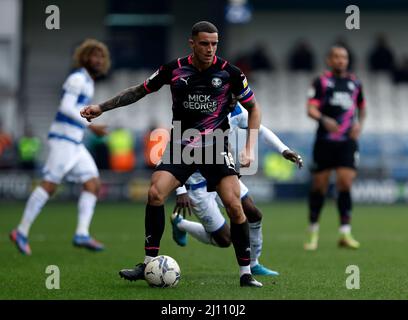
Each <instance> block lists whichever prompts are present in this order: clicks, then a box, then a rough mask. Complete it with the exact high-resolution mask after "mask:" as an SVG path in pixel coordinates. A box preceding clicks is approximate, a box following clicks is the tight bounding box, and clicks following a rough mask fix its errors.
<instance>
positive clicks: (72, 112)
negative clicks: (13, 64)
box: [10, 39, 110, 255]
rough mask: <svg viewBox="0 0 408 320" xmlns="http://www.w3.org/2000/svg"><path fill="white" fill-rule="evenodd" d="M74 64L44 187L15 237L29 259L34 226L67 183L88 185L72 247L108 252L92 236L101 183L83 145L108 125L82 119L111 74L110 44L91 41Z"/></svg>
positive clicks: (29, 205) (30, 202) (29, 203)
mask: <svg viewBox="0 0 408 320" xmlns="http://www.w3.org/2000/svg"><path fill="white" fill-rule="evenodd" d="M73 59H74V66H75V68H76V69H75V71H73V72H72V73H71V74H70V75H69V76H68V78H67V79H66V81H65V83H64V85H63V91H62V98H61V102H60V105H59V109H58V112H57V114H56V116H55V119H54V121H53V122H52V124H51V128H50V131H49V133H48V143H49V148H50V150H49V154H48V158H47V161H46V163H45V166H44V169H43V178H42V182H41V184H40V185H39V186H37V187H36V188H35V189H34V191H33V192H32V193H31V195H30V197H29V199H28V201H27V203H26V207H25V209H24V213H23V217H22V219H21V222H20V224H19V225H18V226H17V228H16V229H15V230H13V231H12V232H11V233H10V239H11V240H12V241H13V242H14V243H15V244H16V246H17V248H18V250H19V251H20V252H21V253H23V254H26V255H30V254H31V248H30V245H29V243H28V234H29V231H30V227H31V225H32V224H33V222H34V220H35V219H36V217H37V216H38V214H39V213H40V212H41V210H42V208H43V206H44V205H45V204H46V202H47V201H48V199H49V198H50V197H51V196H52V195H53V194H54V193H55V191H56V189H57V186H58V185H59V184H60V183H61V181H62V179H63V178H66V179H67V180H70V181H73V182H76V183H81V184H82V186H83V190H82V192H81V195H80V196H79V201H78V225H77V229H76V233H75V236H74V239H73V244H74V245H75V246H77V247H84V248H87V249H90V250H93V251H100V250H103V249H104V246H103V245H102V244H101V243H99V242H97V241H96V240H95V239H93V238H92V237H91V236H90V235H89V225H90V223H91V220H92V216H93V214H94V209H95V204H96V201H97V195H98V191H99V186H100V181H99V173H98V169H97V167H96V165H95V161H94V160H93V158H92V156H91V155H90V153H89V152H88V150H87V149H86V148H85V146H84V145H83V144H82V139H83V136H84V131H85V129H86V128H87V127H88V128H89V129H90V130H92V131H93V132H94V133H95V134H96V135H99V136H102V135H105V134H106V126H104V125H98V124H89V123H88V122H87V121H86V120H85V119H84V118H82V117H81V116H80V114H79V110H80V109H81V108H82V107H83V106H84V105H87V104H89V102H90V101H91V99H92V97H93V94H94V80H95V79H96V78H98V77H99V76H101V75H104V74H106V73H107V72H108V70H109V67H110V54H109V51H108V49H107V47H106V46H105V44H103V43H101V42H99V41H97V40H94V39H87V40H85V41H84V42H83V43H82V44H81V45H79V46H78V47H77V48H76V50H75V53H74V56H73Z"/></svg>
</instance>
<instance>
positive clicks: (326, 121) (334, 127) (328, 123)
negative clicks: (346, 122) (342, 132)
mask: <svg viewBox="0 0 408 320" xmlns="http://www.w3.org/2000/svg"><path fill="white" fill-rule="evenodd" d="M321 123H322V124H323V126H324V127H325V128H326V129H327V131H329V132H333V133H335V132H338V131H339V129H340V127H339V124H338V123H337V121H336V120H334V119H333V118H330V117H327V116H323V117H322V119H321Z"/></svg>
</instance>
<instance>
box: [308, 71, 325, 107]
mask: <svg viewBox="0 0 408 320" xmlns="http://www.w3.org/2000/svg"><path fill="white" fill-rule="evenodd" d="M307 98H308V100H307V104H308V105H313V106H316V107H318V108H320V105H321V99H322V84H321V81H320V78H317V79H315V80H314V81H313V83H312V85H311V86H310V88H309V90H308V92H307Z"/></svg>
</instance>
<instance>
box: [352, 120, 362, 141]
mask: <svg viewBox="0 0 408 320" xmlns="http://www.w3.org/2000/svg"><path fill="white" fill-rule="evenodd" d="M360 133H361V125H360V123H359V122H354V124H353V126H352V127H351V130H350V138H351V139H353V140H357V139H358V137H359V136H360Z"/></svg>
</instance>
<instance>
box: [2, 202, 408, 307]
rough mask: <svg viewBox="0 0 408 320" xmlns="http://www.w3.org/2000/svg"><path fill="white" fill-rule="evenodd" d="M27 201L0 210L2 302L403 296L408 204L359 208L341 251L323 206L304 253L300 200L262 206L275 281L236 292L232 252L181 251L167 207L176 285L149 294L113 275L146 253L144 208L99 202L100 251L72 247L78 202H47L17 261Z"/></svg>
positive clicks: (406, 294)
mask: <svg viewBox="0 0 408 320" xmlns="http://www.w3.org/2000/svg"><path fill="white" fill-rule="evenodd" d="M23 206H24V204H23V203H2V204H1V205H0V208H1V209H0V222H1V223H0V261H1V262H0V299H140V300H143V299H152V300H156V299H177V300H180V299H220V300H227V299H243V300H247V299H258V300H260V299H407V298H408V280H407V279H408V278H407V276H406V270H408V254H407V252H408V251H407V245H408V232H407V226H408V211H407V208H406V206H403V205H398V206H357V205H356V206H355V209H354V216H353V233H354V235H355V237H356V238H357V239H358V240H359V241H360V242H361V245H362V246H361V249H359V250H357V251H351V250H347V249H339V248H338V247H337V237H338V231H337V230H338V217H337V212H336V209H335V205H334V204H333V203H331V202H328V204H327V205H326V207H325V209H324V212H323V214H322V219H321V233H320V247H319V249H318V251H316V252H305V251H304V250H303V247H302V244H303V241H304V239H305V235H306V233H305V231H306V206H305V203H272V204H269V205H260V206H259V207H260V209H261V210H262V212H263V214H264V219H263V234H264V246H263V254H262V256H261V263H263V264H265V265H267V266H268V267H271V268H272V269H275V270H277V271H279V272H280V276H279V277H276V278H271V277H257V279H259V280H260V281H262V282H263V283H264V287H263V288H261V289H256V288H240V287H239V279H238V268H237V265H236V261H235V256H234V252H233V248H232V247H230V248H227V249H220V248H216V247H212V246H208V245H204V244H201V243H199V242H198V241H196V240H195V239H193V238H191V237H189V239H188V245H187V247H183V248H181V247H178V246H177V245H176V244H175V243H174V242H173V241H172V238H171V226H170V223H169V219H168V217H169V214H170V211H171V209H172V204H171V203H170V204H169V206H168V208H167V209H168V210H167V217H166V219H167V220H166V229H165V233H164V236H163V240H162V244H161V251H160V252H161V254H166V255H169V256H172V257H174V258H175V259H176V260H177V261H178V263H179V265H180V267H181V281H180V283H179V285H178V286H177V287H176V288H169V289H157V288H150V287H148V285H147V284H146V282H144V281H140V282H132V283H131V282H127V281H125V280H123V279H121V278H120V277H119V276H118V271H119V270H120V269H121V268H124V267H132V266H133V265H134V264H136V263H138V262H141V261H142V258H143V256H144V251H143V239H144V206H143V205H140V204H134V203H99V204H98V205H97V209H96V210H97V211H96V214H95V217H94V222H93V225H92V227H91V231H92V234H93V235H94V236H95V237H96V238H97V239H98V240H100V241H102V242H104V244H105V245H106V251H104V252H101V253H92V252H88V251H86V250H85V249H78V248H74V247H73V246H72V244H71V240H72V236H73V232H74V230H75V225H76V204H75V203H73V202H72V203H56V202H50V203H49V204H47V206H46V207H45V209H44V210H43V212H42V214H41V215H40V216H39V218H38V219H37V221H36V223H35V224H34V226H33V227H32V229H31V235H30V240H31V248H32V250H33V255H32V256H31V257H25V256H22V255H21V254H20V253H18V252H17V250H16V248H15V247H14V245H13V244H12V243H11V242H10V241H9V239H8V232H9V231H10V230H11V229H12V228H13V227H14V226H15V225H16V224H17V223H18V221H19V219H20V217H21V212H22V210H23ZM48 265H57V266H58V267H59V269H60V289H59V290H48V289H47V288H46V286H45V281H46V278H47V277H48V276H49V275H48V274H46V272H45V270H46V267H47V266H48ZM348 265H357V266H358V267H359V269H360V289H358V290H356V289H355V290H348V289H347V288H346V279H347V277H348V276H349V275H348V274H346V267H347V266H348Z"/></svg>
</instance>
